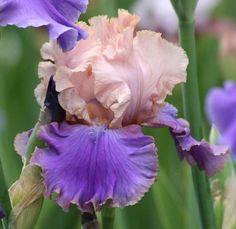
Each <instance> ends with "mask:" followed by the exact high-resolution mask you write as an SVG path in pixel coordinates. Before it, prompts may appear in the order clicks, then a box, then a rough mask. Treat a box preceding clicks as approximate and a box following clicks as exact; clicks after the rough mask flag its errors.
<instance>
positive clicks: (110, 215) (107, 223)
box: [102, 207, 115, 229]
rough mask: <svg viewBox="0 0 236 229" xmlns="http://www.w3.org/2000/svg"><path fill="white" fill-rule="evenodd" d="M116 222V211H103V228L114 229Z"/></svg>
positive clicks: (106, 208) (111, 209)
mask: <svg viewBox="0 0 236 229" xmlns="http://www.w3.org/2000/svg"><path fill="white" fill-rule="evenodd" d="M114 220H115V209H114V208H108V207H104V209H103V210H102V228H103V229H112V228H113V226H114Z"/></svg>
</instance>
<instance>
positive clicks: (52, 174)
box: [32, 122, 157, 211]
mask: <svg viewBox="0 0 236 229" xmlns="http://www.w3.org/2000/svg"><path fill="white" fill-rule="evenodd" d="M39 136H40V137H41V138H42V139H43V140H44V141H45V142H46V143H47V145H48V148H44V149H37V150H36V152H35V153H34V155H33V158H32V163H34V164H36V165H38V166H40V167H41V168H42V171H43V172H42V175H43V177H44V180H45V186H46V196H50V195H51V194H52V193H53V192H56V193H58V194H59V195H58V199H57V202H58V204H59V205H60V206H61V207H63V208H64V209H65V210H67V209H68V208H69V205H70V203H75V204H77V205H78V207H79V208H80V209H81V210H83V211H91V210H92V206H94V207H95V209H96V210H99V209H100V208H101V206H102V205H103V204H105V203H106V202H107V201H108V203H109V204H110V206H112V207H124V206H127V205H132V204H135V203H136V202H138V201H139V200H140V199H141V197H142V196H143V195H144V193H145V192H146V191H147V190H148V189H149V188H150V186H151V185H152V184H153V182H154V181H155V178H156V175H157V156H156V148H155V144H154V139H153V138H152V137H149V136H145V135H144V134H143V133H142V130H141V127H140V126H137V125H131V126H127V127H124V128H121V129H107V128H106V127H105V126H86V125H80V124H75V125H69V124H67V123H65V122H64V123H61V124H58V123H51V124H49V125H47V126H43V127H42V128H41V130H40V133H39Z"/></svg>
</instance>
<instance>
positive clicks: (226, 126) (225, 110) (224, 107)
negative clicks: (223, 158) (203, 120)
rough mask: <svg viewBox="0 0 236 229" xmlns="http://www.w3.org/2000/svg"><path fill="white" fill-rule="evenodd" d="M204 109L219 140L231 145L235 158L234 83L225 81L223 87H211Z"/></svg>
mask: <svg viewBox="0 0 236 229" xmlns="http://www.w3.org/2000/svg"><path fill="white" fill-rule="evenodd" d="M206 111H207V115H208V118H209V120H210V121H211V122H212V123H214V124H215V126H216V127H217V129H218V130H219V131H220V133H221V135H222V139H221V142H223V143H225V144H229V145H230V146H231V148H232V152H233V155H234V157H235V158H236V138H235V136H236V84H235V83H233V82H227V83H226V84H225V86H224V88H214V89H212V90H211V91H210V92H209V94H208V96H207V99H206Z"/></svg>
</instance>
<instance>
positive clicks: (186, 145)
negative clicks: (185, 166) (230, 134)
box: [144, 104, 227, 176]
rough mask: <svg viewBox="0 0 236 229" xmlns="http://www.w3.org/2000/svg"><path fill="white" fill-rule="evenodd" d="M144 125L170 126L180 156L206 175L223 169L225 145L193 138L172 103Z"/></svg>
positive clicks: (225, 157) (185, 122) (225, 154)
mask: <svg viewBox="0 0 236 229" xmlns="http://www.w3.org/2000/svg"><path fill="white" fill-rule="evenodd" d="M144 126H149V127H158V128H161V127H168V128H170V132H171V135H172V136H173V138H174V141H175V144H176V148H177V150H178V153H179V156H180V158H181V159H183V158H185V159H186V160H187V161H188V162H189V163H190V165H198V166H199V168H200V169H202V170H204V171H205V172H206V174H207V175H208V176H212V175H214V174H215V173H216V172H217V171H218V170H221V169H223V167H224V164H225V162H226V159H227V147H225V146H220V145H210V144H209V143H207V142H206V141H205V140H201V141H197V140H196V139H194V138H193V137H192V136H191V133H190V129H189V124H188V122H187V121H186V120H184V119H178V118H177V109H176V108H175V107H173V106H172V105H170V104H166V105H165V106H164V107H163V108H162V109H161V110H160V111H159V112H158V113H157V114H156V117H155V118H152V119H149V120H146V122H145V123H144Z"/></svg>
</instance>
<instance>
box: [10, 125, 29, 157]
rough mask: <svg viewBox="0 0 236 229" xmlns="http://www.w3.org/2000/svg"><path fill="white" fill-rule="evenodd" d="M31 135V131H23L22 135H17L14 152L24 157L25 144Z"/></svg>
mask: <svg viewBox="0 0 236 229" xmlns="http://www.w3.org/2000/svg"><path fill="white" fill-rule="evenodd" d="M31 134H32V129H31V130H28V131H25V132H23V133H20V134H17V135H16V137H15V140H14V147H15V150H16V152H17V153H18V154H19V155H20V156H22V157H24V156H25V154H26V150H27V144H28V141H29V138H30V135H31Z"/></svg>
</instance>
